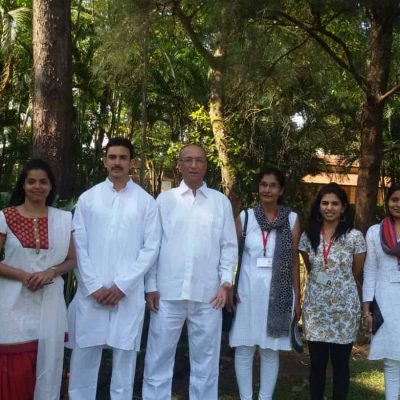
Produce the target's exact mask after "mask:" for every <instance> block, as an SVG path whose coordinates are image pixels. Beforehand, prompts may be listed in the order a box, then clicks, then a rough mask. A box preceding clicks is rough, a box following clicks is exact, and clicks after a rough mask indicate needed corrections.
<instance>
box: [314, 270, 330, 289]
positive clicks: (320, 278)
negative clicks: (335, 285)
mask: <svg viewBox="0 0 400 400" xmlns="http://www.w3.org/2000/svg"><path fill="white" fill-rule="evenodd" d="M317 283H320V284H321V285H325V286H331V285H332V277H331V275H330V274H329V272H322V271H320V272H318V274H317Z"/></svg>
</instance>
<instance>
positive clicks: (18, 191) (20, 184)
mask: <svg viewBox="0 0 400 400" xmlns="http://www.w3.org/2000/svg"><path fill="white" fill-rule="evenodd" d="M34 169H40V170H42V171H44V172H46V174H47V176H48V178H49V181H50V184H51V190H50V193H49V194H48V196H47V198H46V205H47V206H51V205H52V204H53V203H54V200H55V198H56V179H55V177H54V174H53V171H52V170H51V168H50V165H49V164H47V162H46V161H43V160H41V159H39V158H35V159H32V160H29V161H28V162H27V163H26V164H25V166H24V168H23V169H22V171H21V174H20V175H19V177H18V180H17V183H16V184H15V187H14V190H13V192H12V194H11V198H10V200H9V202H8V206H19V205H21V204H23V203H24V201H25V191H24V184H25V180H26V178H27V176H28V172H29V171H32V170H34Z"/></svg>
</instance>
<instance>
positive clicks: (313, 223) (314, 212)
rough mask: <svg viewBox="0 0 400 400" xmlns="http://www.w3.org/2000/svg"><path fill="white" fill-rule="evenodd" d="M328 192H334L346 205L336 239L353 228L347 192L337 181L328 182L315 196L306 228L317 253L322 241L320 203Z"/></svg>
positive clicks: (336, 232) (337, 228)
mask: <svg viewBox="0 0 400 400" xmlns="http://www.w3.org/2000/svg"><path fill="white" fill-rule="evenodd" d="M327 194H334V195H335V196H336V197H337V198H338V199H339V200H340V201H341V203H342V205H343V206H344V207H345V209H344V212H343V215H342V217H341V218H340V220H339V224H338V226H337V227H336V231H335V234H334V235H335V239H336V240H337V239H339V238H340V237H341V236H342V235H345V234H346V233H347V232H349V231H350V230H351V229H352V228H353V215H352V212H351V209H350V207H349V201H348V199H347V194H346V192H345V191H344V189H343V188H341V187H340V186H339V185H338V184H337V183H334V182H332V183H328V184H327V185H325V186H323V187H322V188H321V189H320V190H319V192H318V193H317V195H316V196H315V198H314V201H313V202H312V204H311V210H310V215H309V218H308V226H307V228H306V230H305V232H306V234H307V237H308V239H309V241H310V243H311V247H312V249H313V250H314V252H315V254H316V253H317V250H318V246H319V243H320V234H321V228H322V222H323V219H322V215H321V213H320V211H319V210H320V204H321V200H322V198H323V197H324V196H325V195H327Z"/></svg>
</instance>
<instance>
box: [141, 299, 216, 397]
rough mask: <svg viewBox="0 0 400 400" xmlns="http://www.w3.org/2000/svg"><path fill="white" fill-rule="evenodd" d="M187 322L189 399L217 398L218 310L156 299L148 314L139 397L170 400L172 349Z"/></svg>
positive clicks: (173, 357)
mask: <svg viewBox="0 0 400 400" xmlns="http://www.w3.org/2000/svg"><path fill="white" fill-rule="evenodd" d="M185 321H187V327H188V339H189V357H190V385H189V398H190V399H191V400H217V399H218V374H219V354H220V348H221V323H222V317H221V310H214V309H213V308H212V307H211V306H210V304H207V303H200V302H194V301H188V300H178V301H168V300H160V308H159V311H158V312H157V313H151V319H150V327H149V336H148V339H147V349H146V359H145V368H144V379H143V400H170V399H171V395H172V394H171V386H172V375H173V370H174V361H175V352H176V346H177V344H178V340H179V337H180V335H181V331H182V327H183V324H184V323H185Z"/></svg>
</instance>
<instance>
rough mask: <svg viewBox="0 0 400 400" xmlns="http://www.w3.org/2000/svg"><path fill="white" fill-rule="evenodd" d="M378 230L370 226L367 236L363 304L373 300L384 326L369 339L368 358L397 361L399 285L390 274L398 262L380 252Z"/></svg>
mask: <svg viewBox="0 0 400 400" xmlns="http://www.w3.org/2000/svg"><path fill="white" fill-rule="evenodd" d="M379 228H380V226H379V224H377V225H373V226H371V228H369V229H368V232H367V238H366V239H367V258H366V260H365V264H364V284H363V301H372V300H373V298H374V296H375V297H376V301H377V303H378V305H379V308H380V309H381V312H382V316H383V319H384V323H383V324H382V326H381V327H380V328H379V330H378V332H377V333H376V335H373V336H372V340H371V346H370V350H369V356H368V358H369V359H370V360H379V359H382V358H390V359H392V360H400V283H391V282H390V274H391V272H395V271H397V270H398V266H397V258H396V257H395V256H391V255H389V254H386V253H385V252H384V251H383V250H382V246H381V242H380V235H379Z"/></svg>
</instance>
